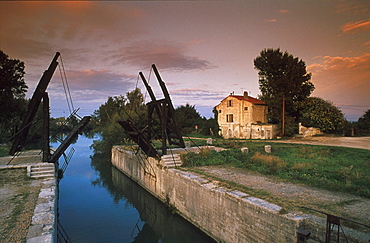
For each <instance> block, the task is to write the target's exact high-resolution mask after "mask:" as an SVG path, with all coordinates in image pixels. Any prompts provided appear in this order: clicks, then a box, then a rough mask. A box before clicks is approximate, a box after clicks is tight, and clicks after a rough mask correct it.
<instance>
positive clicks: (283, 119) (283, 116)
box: [281, 95, 285, 137]
mask: <svg viewBox="0 0 370 243" xmlns="http://www.w3.org/2000/svg"><path fill="white" fill-rule="evenodd" d="M282 102H283V104H282V106H283V109H282V114H281V137H284V135H285V96H284V95H283V101H282Z"/></svg>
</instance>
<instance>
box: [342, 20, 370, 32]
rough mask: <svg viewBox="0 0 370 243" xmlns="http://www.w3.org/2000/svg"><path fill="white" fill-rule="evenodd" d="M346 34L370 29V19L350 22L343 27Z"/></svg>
mask: <svg viewBox="0 0 370 243" xmlns="http://www.w3.org/2000/svg"><path fill="white" fill-rule="evenodd" d="M341 29H342V31H343V32H344V33H346V34H355V33H357V32H360V31H367V30H370V20H360V21H357V22H350V23H347V24H345V25H343V26H342V27H341Z"/></svg>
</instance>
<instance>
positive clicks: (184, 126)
mask: <svg viewBox="0 0 370 243" xmlns="http://www.w3.org/2000/svg"><path fill="white" fill-rule="evenodd" d="M175 116H176V121H177V124H178V126H179V127H180V129H181V131H182V133H184V134H189V133H192V132H195V131H197V129H199V127H200V125H201V124H202V117H201V116H200V114H199V113H198V112H197V110H196V109H195V106H194V105H193V106H192V105H189V104H186V105H185V106H183V105H181V106H179V107H177V108H176V109H175Z"/></svg>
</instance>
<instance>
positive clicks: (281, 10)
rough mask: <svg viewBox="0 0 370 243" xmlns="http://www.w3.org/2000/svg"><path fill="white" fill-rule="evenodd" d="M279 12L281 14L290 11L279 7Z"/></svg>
mask: <svg viewBox="0 0 370 243" xmlns="http://www.w3.org/2000/svg"><path fill="white" fill-rule="evenodd" d="M279 13H281V14H288V13H290V10H286V9H280V10H279Z"/></svg>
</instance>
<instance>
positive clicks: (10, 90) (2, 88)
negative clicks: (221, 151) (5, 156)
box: [0, 50, 28, 142]
mask: <svg viewBox="0 0 370 243" xmlns="http://www.w3.org/2000/svg"><path fill="white" fill-rule="evenodd" d="M24 68H25V67H24V62H21V61H20V60H17V59H9V58H8V55H6V54H5V53H4V52H2V51H1V50H0V104H1V105H0V114H1V116H0V134H1V137H0V142H4V141H6V140H8V139H9V138H10V137H11V136H13V135H14V134H15V132H16V131H17V129H18V127H19V126H20V125H21V123H22V115H24V114H25V111H26V109H27V101H26V100H25V95H26V92H27V88H28V87H27V85H26V83H25V81H24V78H23V76H24V74H25V72H24Z"/></svg>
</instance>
